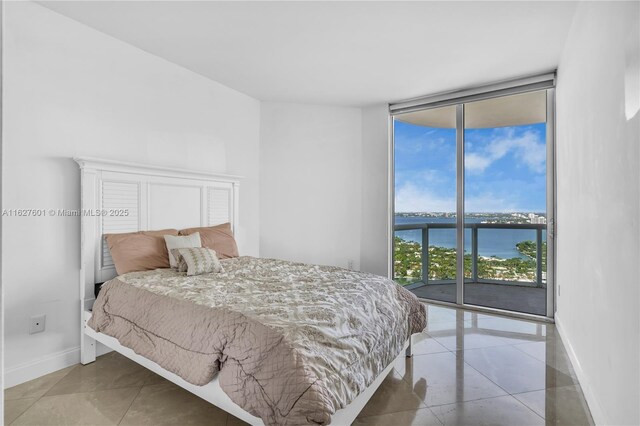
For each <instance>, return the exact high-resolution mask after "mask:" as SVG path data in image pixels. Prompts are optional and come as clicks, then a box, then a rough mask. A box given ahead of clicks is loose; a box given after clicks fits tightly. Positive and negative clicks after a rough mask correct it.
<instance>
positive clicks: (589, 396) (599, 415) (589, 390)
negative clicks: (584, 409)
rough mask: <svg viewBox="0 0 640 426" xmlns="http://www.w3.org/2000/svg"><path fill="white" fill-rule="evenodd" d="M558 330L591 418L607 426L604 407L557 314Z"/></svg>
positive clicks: (596, 422)
mask: <svg viewBox="0 0 640 426" xmlns="http://www.w3.org/2000/svg"><path fill="white" fill-rule="evenodd" d="M555 319H556V329H557V330H558V334H559V335H560V339H561V340H562V343H563V344H564V347H565V349H566V350H567V355H569V360H570V361H571V365H572V366H573V370H574V371H575V373H576V376H577V377H578V382H580V387H581V388H582V393H583V394H584V398H585V400H586V401H587V405H588V406H589V411H591V417H592V418H593V421H594V423H595V424H596V425H606V424H607V422H606V416H605V415H604V411H603V410H602V406H601V405H600V403H599V402H598V398H597V397H596V394H595V392H594V389H593V385H592V384H591V382H590V381H589V378H588V377H587V376H586V374H585V373H584V370H583V369H582V366H581V365H580V361H579V360H578V357H577V355H576V352H575V350H574V349H573V345H572V344H571V339H569V336H567V334H566V332H565V331H564V327H563V326H562V317H561V316H560V315H558V313H557V312H556V315H555Z"/></svg>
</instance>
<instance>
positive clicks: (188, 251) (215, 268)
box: [172, 247, 224, 275]
mask: <svg viewBox="0 0 640 426" xmlns="http://www.w3.org/2000/svg"><path fill="white" fill-rule="evenodd" d="M172 252H173V255H174V256H175V257H176V259H178V265H179V267H178V270H179V271H180V269H182V268H184V267H185V266H186V269H187V270H186V272H187V275H201V274H208V273H211V272H214V273H218V272H224V269H223V268H222V265H221V264H220V261H219V260H218V256H217V255H216V252H215V251H213V250H211V249H208V248H206V247H186V248H176V249H173V250H172ZM181 272H184V271H181Z"/></svg>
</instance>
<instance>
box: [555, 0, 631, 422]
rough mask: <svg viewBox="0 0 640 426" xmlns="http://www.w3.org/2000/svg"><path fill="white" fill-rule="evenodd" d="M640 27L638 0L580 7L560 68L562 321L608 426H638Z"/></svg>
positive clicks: (592, 401) (597, 416)
mask: <svg viewBox="0 0 640 426" xmlns="http://www.w3.org/2000/svg"><path fill="white" fill-rule="evenodd" d="M639 20H640V10H639V4H638V3H637V2H633V3H632V2H629V3H608V2H587V3H582V4H581V5H580V6H579V8H578V11H577V14H576V16H575V19H574V21H573V24H572V27H571V30H570V33H569V37H568V40H567V43H566V46H565V50H564V53H563V55H562V58H561V61H560V64H559V70H558V87H557V173H558V174H557V180H558V192H557V199H558V202H557V203H558V205H557V208H558V217H557V219H558V233H557V237H558V247H557V256H558V266H557V284H558V286H559V288H558V292H559V297H558V300H557V302H558V312H557V323H558V327H559V329H560V330H561V333H562V336H563V338H564V340H565V344H566V346H567V347H568V350H569V351H570V353H571V355H572V356H573V358H574V361H575V364H576V367H577V373H578V377H579V379H580V382H581V384H582V386H583V389H584V391H585V396H586V397H587V401H588V403H589V406H590V408H591V411H592V414H593V417H594V420H595V421H596V422H597V423H598V424H607V425H623V424H626V425H637V424H640V413H639V411H638V410H639V401H640V370H639V367H640V350H639V341H640V317H639V312H640V303H639V302H640V293H639V288H640V284H639V280H640V278H639V277H640V270H639V268H638V265H639V260H640V246H639V241H640V229H639V219H640V205H639V203H640V201H639V193H640V175H639V169H640V168H639V165H640V150H639V144H640V117H639V115H640V114H638V113H636V114H635V116H634V117H633V118H629V119H627V117H625V104H626V103H628V101H629V100H632V99H633V98H635V99H637V96H638V92H637V91H638V85H637V84H629V83H626V85H625V70H626V69H627V65H626V64H627V63H629V62H633V61H632V60H631V59H632V57H633V56H634V55H635V56H636V59H637V55H638V54H639V52H638V49H640V46H638V43H639V41H638V40H639V39H640V33H639V32H638V22H639ZM634 26H635V28H633V27H634ZM634 31H635V32H634ZM627 51H628V52H629V53H630V54H626V52H627ZM635 72H636V73H637V72H638V71H637V69H636V71H635ZM635 78H636V79H640V75H638V74H636V75H635ZM628 81H629V80H628ZM636 82H637V80H636ZM634 87H635V88H634Z"/></svg>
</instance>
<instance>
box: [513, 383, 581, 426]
mask: <svg viewBox="0 0 640 426" xmlns="http://www.w3.org/2000/svg"><path fill="white" fill-rule="evenodd" d="M513 396H514V397H515V398H516V399H518V400H519V401H520V402H522V403H523V404H524V405H526V406H527V407H529V408H531V409H532V410H533V411H534V412H535V413H536V414H538V415H539V416H540V417H543V418H544V419H545V420H546V423H547V425H566V426H569V425H576V426H578V425H584V426H587V425H592V424H593V420H592V419H591V416H589V415H588V414H589V410H588V408H587V404H586V402H585V400H584V395H583V394H582V390H581V389H580V386H577V385H574V386H563V387H558V388H551V389H546V390H541V391H534V392H527V393H521V394H516V395H513Z"/></svg>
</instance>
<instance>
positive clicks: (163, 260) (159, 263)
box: [104, 229, 178, 275]
mask: <svg viewBox="0 0 640 426" xmlns="http://www.w3.org/2000/svg"><path fill="white" fill-rule="evenodd" d="M164 235H176V236H177V235H178V231H177V230H176V229H164V230H161V231H140V232H129V233H126V234H105V236H104V237H105V239H106V241H107V245H108V246H109V252H110V253H111V258H112V259H113V263H114V265H115V266H116V272H117V273H118V275H122V274H126V273H127V272H135V271H149V270H152V269H158V268H168V267H169V265H170V264H169V253H168V252H167V246H166V244H165V242H164Z"/></svg>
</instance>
